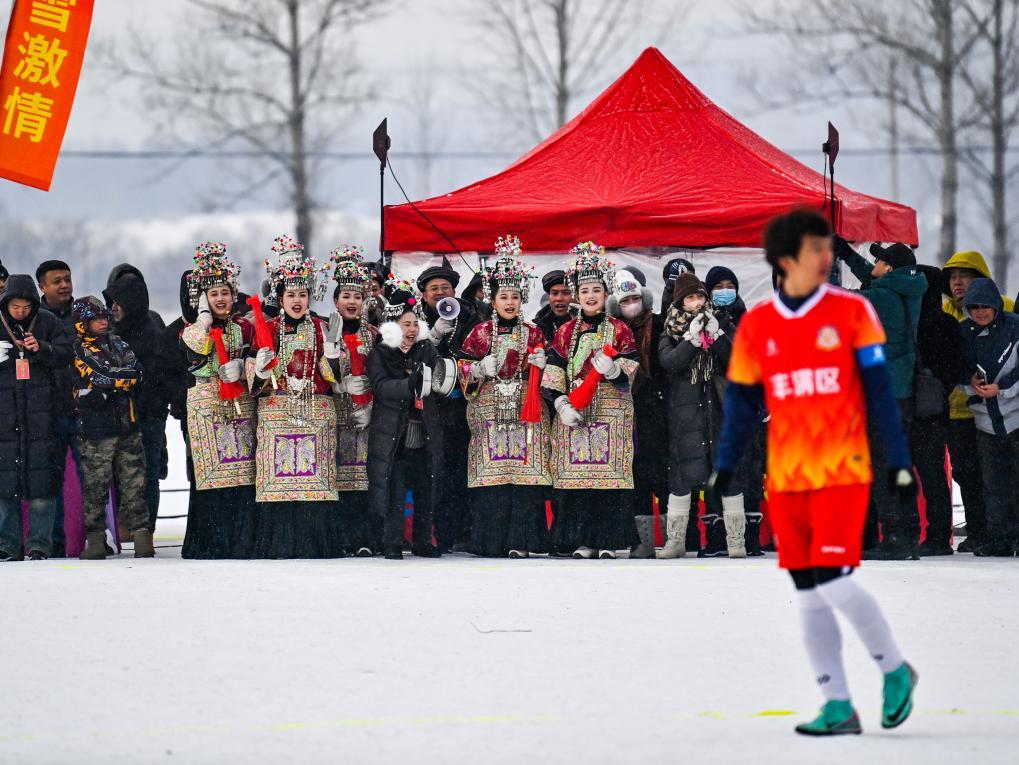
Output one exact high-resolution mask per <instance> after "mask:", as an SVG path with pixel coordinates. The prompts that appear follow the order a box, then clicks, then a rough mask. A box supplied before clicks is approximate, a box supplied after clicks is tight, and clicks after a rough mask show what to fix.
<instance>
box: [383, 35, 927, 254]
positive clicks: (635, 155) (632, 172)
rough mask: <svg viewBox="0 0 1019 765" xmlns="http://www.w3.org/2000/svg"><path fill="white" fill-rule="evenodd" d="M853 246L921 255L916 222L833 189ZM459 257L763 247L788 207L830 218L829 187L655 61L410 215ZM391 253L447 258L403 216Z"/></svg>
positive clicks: (394, 226) (394, 216) (886, 205)
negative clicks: (582, 249) (515, 154)
mask: <svg viewBox="0 0 1019 765" xmlns="http://www.w3.org/2000/svg"><path fill="white" fill-rule="evenodd" d="M835 194H836V220H837V222H838V231H839V233H840V234H842V236H844V237H846V238H847V239H849V240H851V241H880V242H905V243H908V244H912V245H916V244H917V243H918V242H917V229H916V212H915V211H914V210H913V209H912V208H910V207H906V206H905V205H900V204H895V203H894V202H887V201H885V200H883V199H877V198H875V197H870V196H866V195H865V194H859V193H857V192H855V191H851V190H850V189H847V188H844V187H842V186H836V191H835ZM415 204H416V206H417V207H418V208H419V209H420V210H422V211H423V212H424V213H425V214H426V215H427V216H428V217H429V218H431V219H432V220H433V221H434V222H435V224H436V225H437V226H438V227H439V228H440V229H441V230H442V231H443V232H444V233H445V234H446V235H447V236H448V237H449V238H450V239H452V240H453V242H455V243H456V245H457V247H459V248H460V249H461V250H480V251H489V250H491V249H492V246H493V244H494V242H495V240H496V239H497V238H498V237H499V236H502V235H504V234H506V233H513V234H516V235H517V236H519V237H520V239H521V241H522V243H523V245H524V248H525V250H527V251H531V252H562V251H566V250H569V249H570V248H571V247H572V246H573V245H574V244H576V243H577V242H578V241H581V240H586V239H593V240H594V241H596V242H598V243H599V244H602V245H604V246H606V247H610V248H613V247H667V246H674V247H690V248H707V247H723V246H735V247H758V246H760V243H761V233H762V231H763V229H764V226H765V224H766V222H767V221H768V220H769V219H770V218H771V217H772V216H774V215H777V214H780V213H783V212H786V211H788V210H789V208H790V207H792V206H794V205H806V206H808V207H814V208H818V209H821V208H822V207H824V180H823V178H822V176H821V175H820V174H819V173H817V172H816V171H814V170H811V169H810V168H809V167H807V166H805V165H803V164H801V163H800V162H797V161H796V160H795V159H793V158H792V157H790V156H789V155H787V154H785V153H783V152H781V151H779V150H778V149H777V148H775V147H774V146H772V145H771V144H770V143H768V142H767V141H765V140H764V139H763V138H761V137H760V136H758V135H756V134H755V133H753V132H751V131H750V130H748V129H747V128H746V127H744V126H743V125H741V124H740V123H739V122H737V121H736V120H735V119H733V118H732V117H731V116H730V115H729V114H727V113H726V112H724V111H722V110H721V109H719V108H718V107H717V106H716V105H715V104H713V103H712V102H711V101H709V100H708V99H707V98H706V97H705V96H704V94H703V93H701V92H700V91H699V90H697V88H695V87H694V86H693V85H692V84H691V83H690V81H689V80H687V79H686V78H685V77H684V76H683V75H682V74H680V73H679V70H677V69H676V68H675V67H674V66H673V65H672V64H671V63H670V62H669V60H668V59H666V58H665V56H663V55H662V53H661V52H660V51H658V50H657V49H656V48H648V49H647V50H645V51H644V52H643V53H642V54H641V55H640V57H639V58H638V59H637V61H636V62H635V63H634V64H633V66H631V67H630V68H629V69H628V70H627V71H626V72H625V73H624V74H623V75H622V76H621V77H620V78H619V79H618V80H616V81H615V82H614V83H612V85H610V86H609V87H608V89H607V90H605V92H604V93H602V94H601V95H600V96H598V98H596V99H595V100H594V101H593V102H592V103H591V104H590V106H588V107H587V108H586V109H585V110H584V111H583V112H581V113H580V114H578V115H577V116H576V117H575V118H574V119H573V120H571V121H570V122H569V123H567V124H566V125H564V126H563V127H562V128H561V129H560V130H558V131H557V132H556V133H554V134H553V135H552V136H550V137H549V138H547V139H546V140H545V141H544V142H543V143H541V144H540V145H539V146H537V147H536V148H535V149H533V150H531V151H530V152H529V153H528V154H526V155H524V156H523V157H521V158H520V159H519V160H517V161H516V162H515V163H514V164H513V165H511V166H510V167H508V168H507V169H505V170H503V171H502V172H501V173H498V174H497V175H493V176H492V177H491V178H486V179H485V180H483V181H478V182H477V183H474V184H472V185H470V186H466V187H464V188H462V189H460V190H458V191H453V192H451V193H449V194H445V195H443V196H439V197H433V198H431V199H427V200H424V201H422V202H416V203H415ZM384 249H386V250H392V251H400V250H402V251H408V250H425V251H429V252H449V251H450V250H451V248H450V245H449V243H448V242H447V241H446V240H445V239H444V238H443V237H442V236H441V235H439V233H438V232H436V230H435V229H434V228H433V227H432V226H431V225H430V224H429V223H428V221H426V220H425V219H424V218H422V217H421V215H419V214H418V213H417V212H416V211H415V210H414V209H413V208H412V207H411V206H410V205H409V204H403V205H395V206H389V207H387V208H386V211H385V247H384Z"/></svg>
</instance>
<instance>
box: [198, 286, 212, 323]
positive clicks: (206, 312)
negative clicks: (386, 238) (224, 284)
mask: <svg viewBox="0 0 1019 765" xmlns="http://www.w3.org/2000/svg"><path fill="white" fill-rule="evenodd" d="M198 323H199V324H201V325H202V326H203V327H205V329H206V331H208V329H209V328H210V327H211V326H212V309H211V308H209V298H208V296H207V295H206V294H205V293H204V292H203V293H202V296H201V297H200V298H198Z"/></svg>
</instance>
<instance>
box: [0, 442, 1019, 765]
mask: <svg viewBox="0 0 1019 765" xmlns="http://www.w3.org/2000/svg"><path fill="white" fill-rule="evenodd" d="M170 432H171V435H172V434H173V431H172V429H171V431H170ZM179 446H180V445H179V444H178V443H176V442H175V441H173V440H172V439H171V456H172V460H173V463H174V464H173V465H171V476H178V475H180V473H179V472H178V468H179V459H180V457H181V450H180V448H179ZM175 466H176V467H175ZM178 482H179V481H178V480H176V479H173V478H172V479H171V480H170V481H168V482H166V488H173V487H174V486H176V485H177V483H178ZM185 509H186V494H179V493H167V494H164V497H163V508H162V510H161V514H162V515H164V516H165V515H174V514H178V513H179V512H183V511H184V510H185ZM183 531H184V520H183V519H174V520H162V521H161V522H160V525H159V528H158V530H157V535H156V536H157V545H158V546H159V550H158V552H159V555H158V557H157V558H156V559H155V560H142V561H136V560H134V559H133V558H131V557H129V556H128V555H124V556H120V557H117V558H112V559H109V560H106V561H93V562H85V561H77V560H51V561H45V562H38V563H32V562H25V563H16V564H8V565H5V566H4V567H3V568H2V570H0V597H2V601H0V602H2V604H3V608H2V614H3V622H2V624H3V627H2V629H0V634H2V635H3V638H4V643H5V645H6V650H5V651H4V660H3V662H2V664H0V666H2V667H3V671H2V672H0V763H22V762H25V763H38V764H42V763H68V762H79V763H92V762H96V763H131V764H134V763H157V762H158V763H170V762H181V763H235V762H252V763H261V762H271V763H290V762H294V763H312V762H330V763H335V762H350V763H375V762H394V761H411V762H420V763H472V764H473V763H516V762H521V761H524V762H529V763H530V762H542V763H563V762H584V763H621V762H649V763H651V762H654V763H659V762H662V763H664V762H684V761H685V762H692V763H698V764H699V763H733V762H740V761H742V762H781V763H818V762H821V763H824V764H825V765H833V764H834V763H842V762H846V763H861V762H868V761H873V762H895V763H913V762H916V763H924V765H931V764H933V763H942V762H944V763H949V762H951V763H960V762H981V763H1016V762H1019V686H1017V684H1016V670H1015V646H1016V644H1017V636H1019V608H1017V607H1016V604H1017V603H1019V561H1017V560H1015V559H1013V560H1003V559H997V560H993V559H975V558H973V557H972V556H969V555H961V556H956V557H955V558H952V559H937V560H932V559H925V560H922V561H919V562H911V563H871V564H867V565H866V567H865V568H864V569H863V570H861V571H860V572H859V573H858V574H857V576H859V577H860V579H861V580H862V581H864V582H865V583H866V584H867V586H868V587H870V588H871V589H872V590H873V591H874V592H875V593H876V594H877V595H878V597H879V598H880V600H881V602H882V603H883V604H884V606H885V608H886V610H887V613H888V616H889V618H890V619H891V621H892V624H893V627H894V628H895V630H896V632H897V633H898V635H899V636H900V640H901V643H902V645H903V648H904V649H905V651H906V654H907V656H908V657H909V658H910V660H911V661H912V662H913V663H914V664H915V665H916V667H917V669H918V670H919V672H920V678H921V679H920V685H919V687H918V691H917V708H916V712H915V713H914V716H913V718H912V719H911V720H910V721H909V722H907V723H906V725H904V726H903V727H902V728H900V729H899V730H897V731H893V732H885V731H882V730H881V728H880V725H879V720H878V715H879V708H880V706H879V705H880V676H879V674H878V672H877V670H876V669H875V668H874V666H873V664H872V662H871V661H870V659H869V658H868V657H867V655H866V653H865V652H864V650H863V648H862V647H861V645H860V644H859V642H858V641H857V640H856V639H855V636H853V635H851V634H849V633H848V631H847V633H846V661H847V667H848V670H849V673H850V680H851V687H852V689H853V692H854V694H855V699H856V702H857V705H858V707H859V709H860V711H861V714H862V717H863V724H864V728H865V733H864V735H863V736H860V737H853V738H851V739H847V738H841V739H837V740H826V741H818V740H807V739H802V738H800V737H798V736H796V735H795V734H793V733H792V726H793V724H794V723H795V722H796V721H798V720H800V719H801V718H804V717H807V716H810V715H812V714H813V713H814V711H815V709H816V707H817V706H818V704H819V701H818V696H817V692H816V690H815V688H814V684H813V681H812V678H811V673H810V670H809V669H808V667H807V664H806V659H805V656H804V652H803V649H802V648H801V646H800V642H799V633H798V627H797V615H796V610H795V608H794V604H793V602H792V594H793V590H792V586H791V584H790V583H789V582H788V579H787V577H786V576H785V575H784V574H782V573H780V572H779V571H777V570H776V568H775V561H774V560H773V559H772V557H771V556H769V557H768V558H766V559H763V560H760V559H758V560H750V561H729V560H712V561H699V560H697V559H695V558H688V559H685V560H681V561H628V560H618V561H572V560H547V559H532V560H527V561H490V560H482V559H478V558H471V557H469V556H448V557H446V558H444V559H442V560H437V561H433V560H421V559H414V558H408V559H407V560H404V561H403V562H402V563H397V562H390V561H385V560H381V559H374V560H355V559H348V560H338V561H252V562H241V561H202V562H198V561H182V560H180V558H179V547H177V546H176V545H179V544H180V538H182V537H183Z"/></svg>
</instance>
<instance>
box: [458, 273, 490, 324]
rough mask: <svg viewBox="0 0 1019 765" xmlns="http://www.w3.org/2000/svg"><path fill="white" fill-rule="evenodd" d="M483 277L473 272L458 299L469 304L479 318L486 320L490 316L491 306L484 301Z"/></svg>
mask: <svg viewBox="0 0 1019 765" xmlns="http://www.w3.org/2000/svg"><path fill="white" fill-rule="evenodd" d="M483 284H484V278H483V277H482V275H481V274H480V273H477V274H474V276H472V277H471V280H470V281H469V282H468V283H467V286H466V287H464V288H463V290H461V291H460V299H461V300H464V301H467V302H468V303H470V304H471V308H473V309H474V312H475V313H476V314H477V315H478V318H479V320H481V321H488V320H489V319H491V318H492V306H490V305H489V304H488V303H486V302H485V296H484V287H483Z"/></svg>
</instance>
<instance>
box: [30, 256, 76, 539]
mask: <svg viewBox="0 0 1019 765" xmlns="http://www.w3.org/2000/svg"><path fill="white" fill-rule="evenodd" d="M35 281H36V283H37V284H38V285H39V291H40V292H42V307H43V308H45V309H46V310H47V311H49V312H50V313H52V314H53V315H54V316H56V317H57V318H58V319H60V321H61V322H62V323H63V325H64V329H65V330H66V331H67V336H68V338H70V339H71V340H72V341H73V340H74V318H73V317H72V316H71V304H72V303H74V283H73V281H72V280H71V267H70V266H68V265H67V263H65V262H64V261H62V260H47V261H44V262H42V263H40V264H39V267H38V268H36V269H35ZM77 378H78V375H77V373H76V372H75V371H74V364H73V363H72V361H71V360H70V359H69V360H68V362H67V366H66V367H64V368H62V369H60V370H58V371H57V372H56V376H55V380H54V384H55V386H56V389H55V392H54V395H55V396H56V397H57V400H58V401H57V403H58V405H57V408H56V410H55V416H56V429H57V430H56V432H57V438H58V439H59V443H58V446H57V450H58V451H59V453H60V454H62V455H65V454H67V450H68V449H70V450H71V456H72V459H73V460H74V464H75V469H76V470H77V472H78V482H79V483H80V482H81V469H80V465H79V460H78V426H77V420H76V419H75V416H74V388H75V385H76V381H77ZM64 480H65V476H64V471H63V470H62V471H61V472H60V490H59V491H58V492H57V511H56V515H55V517H54V524H53V557H54V558H63V557H64V553H65V551H66V547H67V544H66V540H65V538H64V515H65V512H66V509H65V508H64V493H63V485H64ZM76 511H77V510H76V508H75V509H72V510H71V512H76Z"/></svg>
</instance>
